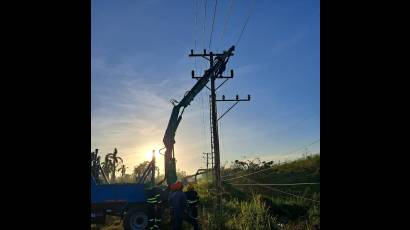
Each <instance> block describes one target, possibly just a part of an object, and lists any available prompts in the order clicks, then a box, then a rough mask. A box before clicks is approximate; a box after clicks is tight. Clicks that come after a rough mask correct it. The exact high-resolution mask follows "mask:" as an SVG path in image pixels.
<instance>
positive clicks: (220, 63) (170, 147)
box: [163, 46, 235, 184]
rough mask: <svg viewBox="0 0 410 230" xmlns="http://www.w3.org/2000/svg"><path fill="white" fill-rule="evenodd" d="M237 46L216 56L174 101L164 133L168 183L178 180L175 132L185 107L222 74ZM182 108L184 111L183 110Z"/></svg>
mask: <svg viewBox="0 0 410 230" xmlns="http://www.w3.org/2000/svg"><path fill="white" fill-rule="evenodd" d="M234 50H235V46H232V47H231V48H230V49H229V50H228V51H224V53H223V55H222V56H218V57H217V58H216V62H215V64H214V65H213V66H212V67H211V68H209V69H208V70H206V71H205V73H204V75H203V76H202V77H201V78H199V80H198V81H197V82H196V84H195V85H194V86H193V87H192V89H191V90H190V91H188V92H187V93H186V94H185V96H184V98H182V100H181V101H180V102H177V101H175V100H174V101H173V105H174V108H173V109H172V113H171V117H170V119H169V122H168V126H167V129H166V131H165V135H164V139H163V142H164V145H165V149H166V150H165V178H166V181H167V184H172V183H175V182H176V180H177V175H176V164H175V156H174V144H175V134H176V131H177V128H178V125H179V123H180V122H181V119H182V114H183V113H184V110H185V108H186V107H187V106H188V105H189V104H190V103H191V101H192V100H194V98H195V96H196V95H198V93H199V92H201V90H202V89H203V88H204V87H205V86H206V85H207V84H208V82H209V80H210V79H211V78H216V77H217V76H219V75H221V74H222V73H223V72H224V71H225V68H226V63H227V62H228V60H229V57H230V56H231V54H232V52H233V51H234ZM181 108H182V111H181Z"/></svg>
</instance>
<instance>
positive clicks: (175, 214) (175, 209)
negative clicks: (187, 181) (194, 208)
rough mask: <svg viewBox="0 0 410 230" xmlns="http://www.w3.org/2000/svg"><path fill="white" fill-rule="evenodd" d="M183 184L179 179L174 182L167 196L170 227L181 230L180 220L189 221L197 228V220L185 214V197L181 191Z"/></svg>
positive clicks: (196, 229)
mask: <svg viewBox="0 0 410 230" xmlns="http://www.w3.org/2000/svg"><path fill="white" fill-rule="evenodd" d="M183 187H184V186H183V184H182V183H181V182H180V181H177V182H176V183H174V185H173V186H172V188H173V189H174V192H173V193H172V194H171V195H170V197H169V205H170V207H171V217H172V229H173V230H181V229H182V221H183V220H185V221H186V222H188V223H190V224H191V225H192V226H193V227H194V229H195V230H198V222H197V221H196V220H195V219H194V218H192V217H190V216H189V215H188V214H187V197H186V196H185V193H184V192H182V189H183Z"/></svg>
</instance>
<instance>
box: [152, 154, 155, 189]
mask: <svg viewBox="0 0 410 230" xmlns="http://www.w3.org/2000/svg"><path fill="white" fill-rule="evenodd" d="M151 173H152V174H151V175H152V177H151V182H152V184H153V185H155V150H152V171H151Z"/></svg>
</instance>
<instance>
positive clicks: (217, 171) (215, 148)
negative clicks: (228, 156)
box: [189, 49, 250, 213]
mask: <svg viewBox="0 0 410 230" xmlns="http://www.w3.org/2000/svg"><path fill="white" fill-rule="evenodd" d="M219 56H223V54H222V53H213V52H209V53H207V51H206V49H204V52H203V53H202V54H194V51H193V50H191V54H190V55H189V57H202V58H205V59H206V60H208V61H209V67H210V68H212V67H213V66H214V61H215V58H218V57H219ZM231 56H233V53H232V54H231ZM222 72H223V71H222ZM222 72H221V73H220V74H219V75H213V76H212V77H211V88H209V87H207V88H208V89H209V90H210V91H211V95H210V97H209V104H210V127H211V153H210V154H211V157H212V168H213V169H214V184H215V188H216V193H217V196H216V198H217V201H216V208H217V210H218V212H219V213H221V211H222V209H221V208H222V187H221V164H220V162H221V157H220V149H219V134H218V120H219V119H221V118H222V117H223V116H224V115H225V114H226V113H227V112H229V110H231V109H232V108H233V107H234V106H235V105H236V104H237V103H239V101H249V100H250V96H249V95H248V99H239V96H238V95H237V96H236V99H234V100H233V99H232V100H226V99H225V95H223V97H222V100H217V99H216V91H217V90H218V89H219V87H221V86H222V85H223V84H225V82H227V81H228V80H229V79H231V78H233V70H231V76H229V77H226V76H222ZM192 78H194V79H199V78H200V77H195V72H194V71H192ZM216 79H225V80H224V81H223V82H222V83H221V84H220V85H219V86H216ZM217 101H236V103H235V104H234V105H233V106H231V107H230V108H229V109H228V110H227V111H226V112H225V113H223V115H222V116H221V117H219V118H218V112H217V104H216V102H217ZM214 163H215V167H214ZM207 166H208V163H207Z"/></svg>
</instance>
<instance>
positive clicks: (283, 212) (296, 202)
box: [92, 154, 320, 230]
mask: <svg viewBox="0 0 410 230" xmlns="http://www.w3.org/2000/svg"><path fill="white" fill-rule="evenodd" d="M270 167H271V169H270V170H266V171H264V172H263V173H260V174H254V175H251V176H249V177H246V178H241V179H238V180H235V181H229V182H230V183H298V182H320V155H318V154H317V155H312V156H306V157H303V158H300V159H297V160H294V161H290V162H284V163H276V164H272V165H271V166H270ZM257 170H258V168H257V167H256V168H252V169H248V170H247V169H243V170H242V171H240V170H238V169H232V168H228V169H224V170H223V174H224V175H228V174H230V173H232V172H235V173H236V174H237V173H239V175H245V174H247V173H250V172H254V171H257ZM239 175H237V176H239ZM230 183H223V196H222V197H223V207H222V210H223V213H222V215H220V216H219V215H216V212H215V209H214V206H213V204H214V201H215V197H216V194H215V192H214V190H213V189H212V187H213V186H212V183H210V182H209V180H207V178H203V179H200V180H199V181H198V183H197V184H195V189H196V191H197V192H198V195H199V197H200V201H201V203H200V209H199V221H200V224H201V226H202V229H209V230H214V229H227V230H228V229H229V230H231V229H232V230H251V229H283V230H288V229H289V230H299V229H304V230H305V229H309V230H314V229H319V228H320V204H318V203H314V202H311V201H308V200H304V199H300V198H296V197H293V196H289V195H285V194H282V193H278V192H275V191H272V190H271V189H268V188H266V187H258V186H250V187H240V186H234V185H231V184H230ZM275 188H276V187H275ZM278 189H280V190H282V191H286V192H289V193H292V194H297V195H300V196H304V197H307V198H310V199H314V200H320V186H319V185H313V186H312V185H309V186H289V187H279V188H278ZM121 224H122V223H121V222H120V220H119V219H115V218H111V219H109V220H108V221H107V226H105V227H103V228H101V230H109V229H110V230H120V229H123V228H122V225H121ZM163 225H164V226H165V227H163V228H161V229H168V228H167V227H166V226H170V219H169V215H168V216H166V217H164V223H163ZM218 226H220V227H219V228H218ZM92 229H93V228H92ZM169 229H170V228H169ZM183 229H192V227H191V226H189V225H188V224H186V223H184V225H183Z"/></svg>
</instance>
